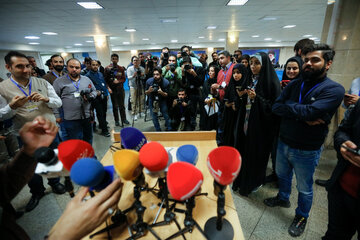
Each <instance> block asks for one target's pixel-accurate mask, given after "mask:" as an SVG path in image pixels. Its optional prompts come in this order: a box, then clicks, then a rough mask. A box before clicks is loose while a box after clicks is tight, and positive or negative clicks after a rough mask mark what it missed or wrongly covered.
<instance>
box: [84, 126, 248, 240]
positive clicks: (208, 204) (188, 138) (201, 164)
mask: <svg viewBox="0 0 360 240" xmlns="http://www.w3.org/2000/svg"><path fill="white" fill-rule="evenodd" d="M144 135H145V136H146V138H147V140H148V141H157V142H160V143H161V144H162V145H163V146H164V147H180V146H182V145H185V144H193V145H195V146H196V147H197V149H198V151H199V157H198V162H197V164H196V167H197V168H198V169H199V170H200V171H201V172H202V173H203V176H204V182H203V185H202V187H201V192H202V193H204V192H207V193H208V195H207V196H198V197H196V198H195V208H194V210H193V217H194V219H195V220H196V221H197V222H198V224H199V225H200V227H201V228H202V229H204V225H205V223H206V221H207V220H208V219H209V218H211V217H214V216H217V211H216V210H217V196H215V195H214V193H213V190H214V187H213V182H214V178H213V177H212V176H211V174H210V172H209V170H208V168H207V165H206V159H207V156H208V154H209V153H210V151H211V150H213V149H214V148H216V147H217V145H216V141H215V135H216V133H215V132H214V131H208V132H203V131H201V132H196V131H195V132H164V133H158V132H144ZM113 137H114V141H120V133H114V135H113ZM154 154H156V153H154ZM101 162H102V163H103V165H105V166H107V165H112V164H113V160H112V152H111V151H110V150H109V151H108V152H107V153H106V154H105V156H104V157H103V159H102V160H101ZM145 178H146V182H147V183H148V185H149V187H153V186H154V185H155V184H156V182H157V179H156V178H151V177H149V176H147V175H146V174H145ZM133 187H134V184H133V183H132V182H128V181H127V182H124V187H123V191H122V196H121V198H120V202H119V204H118V206H119V209H121V210H125V209H126V208H128V207H130V206H131V205H132V203H133V202H134V197H133ZM224 192H225V197H226V199H225V210H226V215H225V217H224V218H225V219H227V220H228V221H229V222H230V223H231V224H232V227H233V229H234V239H244V235H243V232H242V229H241V226H240V222H239V217H238V215H237V212H236V209H235V205H234V202H233V198H232V196H231V192H230V190H229V186H228V187H227V188H226V190H225V191H224ZM140 200H141V202H142V205H144V206H145V207H146V210H145V213H144V222H146V223H148V224H152V223H153V220H154V219H155V216H156V214H157V212H158V210H159V207H158V204H159V203H160V200H159V199H158V198H157V197H156V196H155V195H154V194H153V193H151V192H146V191H145V192H142V193H141V198H140ZM176 208H179V209H185V205H183V204H176ZM164 213H165V208H163V209H162V210H161V212H160V215H159V218H158V220H157V222H159V221H162V220H163V216H164ZM175 214H176V219H177V221H178V222H179V224H180V227H181V228H183V227H184V217H185V214H183V213H175ZM127 219H128V222H129V224H133V223H134V222H135V221H136V213H135V210H132V211H131V212H129V213H128V214H127ZM111 223H112V222H111V220H110V218H109V219H108V221H107V224H108V225H109V224H111ZM104 227H106V224H105V223H104V224H102V225H101V226H100V227H99V228H97V229H96V230H95V231H94V232H96V231H98V230H100V229H102V228H104ZM153 230H154V231H155V232H156V233H157V234H158V236H160V237H161V239H165V238H167V237H169V236H171V235H172V234H174V233H175V232H177V231H178V228H177V227H176V224H175V223H174V222H172V223H171V224H170V225H165V226H160V227H155V228H153ZM129 236H130V235H129V231H128V225H127V224H123V225H122V226H121V227H118V228H115V229H113V230H111V237H112V239H126V238H128V237H129ZM185 237H186V239H194V240H195V239H196V240H200V239H204V237H203V236H202V235H201V233H200V232H199V231H198V230H197V228H195V227H194V230H193V232H192V233H186V234H185ZM85 239H89V236H88V237H86V238H85ZM92 239H107V233H102V234H100V235H97V236H94V237H93V238H92ZM140 239H155V237H154V236H153V235H152V234H151V233H150V232H148V233H147V234H146V235H145V236H143V237H142V238H140ZM176 239H183V237H182V236H180V237H177V238H176Z"/></svg>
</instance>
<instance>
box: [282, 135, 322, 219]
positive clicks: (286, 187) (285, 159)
mask: <svg viewBox="0 0 360 240" xmlns="http://www.w3.org/2000/svg"><path fill="white" fill-rule="evenodd" d="M321 150H322V148H320V149H318V150H315V151H307V150H300V149H295V148H291V147H290V146H288V145H287V144H285V143H283V142H282V141H281V140H280V139H279V141H278V147H277V156H276V174H277V176H278V178H279V197H280V199H282V200H285V201H288V200H289V197H290V193H291V180H292V177H293V172H295V176H296V182H297V185H296V188H297V190H298V192H299V195H298V207H297V208H296V210H295V213H296V214H297V215H301V216H303V217H305V218H307V217H309V212H310V209H311V205H312V200H313V183H314V180H313V176H314V172H315V167H316V166H317V165H318V162H319V158H320V155H321Z"/></svg>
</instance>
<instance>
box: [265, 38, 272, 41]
mask: <svg viewBox="0 0 360 240" xmlns="http://www.w3.org/2000/svg"><path fill="white" fill-rule="evenodd" d="M264 40H265V41H271V40H272V38H264Z"/></svg>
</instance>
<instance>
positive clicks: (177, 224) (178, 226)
mask: <svg viewBox="0 0 360 240" xmlns="http://www.w3.org/2000/svg"><path fill="white" fill-rule="evenodd" d="M174 222H175V224H176V226H177V228H178V229H179V230H181V227H180V224H179V222H178V221H177V220H176V218H174ZM181 235H182V236H183V238H184V240H186V237H185V235H184V234H181Z"/></svg>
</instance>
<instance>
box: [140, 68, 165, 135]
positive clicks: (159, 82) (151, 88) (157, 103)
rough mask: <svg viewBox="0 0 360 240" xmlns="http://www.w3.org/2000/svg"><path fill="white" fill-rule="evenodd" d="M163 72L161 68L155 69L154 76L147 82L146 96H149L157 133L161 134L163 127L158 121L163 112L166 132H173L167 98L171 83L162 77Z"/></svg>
mask: <svg viewBox="0 0 360 240" xmlns="http://www.w3.org/2000/svg"><path fill="white" fill-rule="evenodd" d="M161 73H162V71H161V68H160V67H155V68H154V72H153V75H154V77H152V78H149V79H148V80H147V81H146V89H147V90H146V91H145V94H146V95H148V96H149V108H150V113H151V116H152V121H153V123H154V127H155V129H156V131H158V132H160V131H161V127H160V124H159V120H158V112H159V110H160V111H161V113H162V115H163V117H164V119H165V127H166V131H170V130H171V126H170V118H169V114H168V108H167V103H166V98H167V96H168V88H169V81H168V80H167V79H165V78H163V77H162V74H161Z"/></svg>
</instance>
